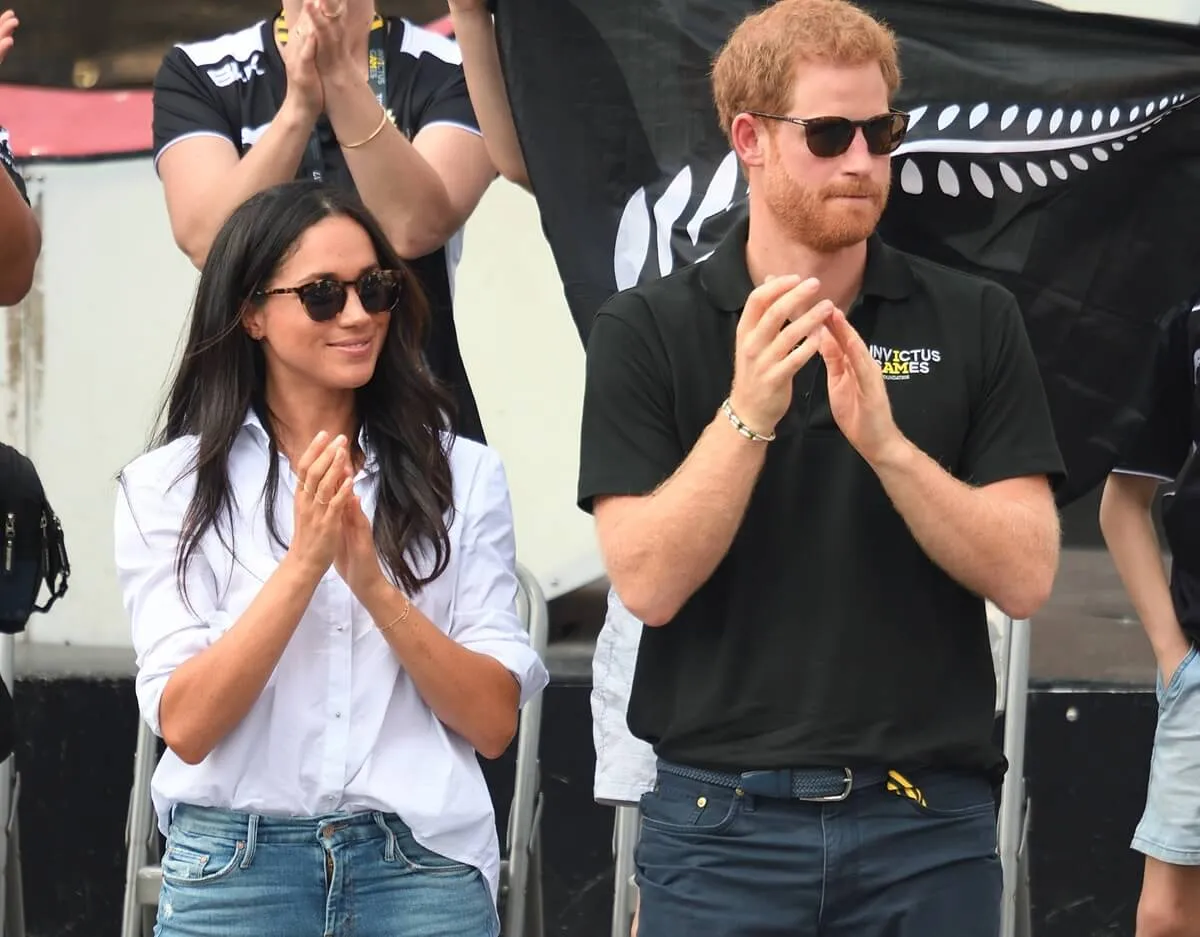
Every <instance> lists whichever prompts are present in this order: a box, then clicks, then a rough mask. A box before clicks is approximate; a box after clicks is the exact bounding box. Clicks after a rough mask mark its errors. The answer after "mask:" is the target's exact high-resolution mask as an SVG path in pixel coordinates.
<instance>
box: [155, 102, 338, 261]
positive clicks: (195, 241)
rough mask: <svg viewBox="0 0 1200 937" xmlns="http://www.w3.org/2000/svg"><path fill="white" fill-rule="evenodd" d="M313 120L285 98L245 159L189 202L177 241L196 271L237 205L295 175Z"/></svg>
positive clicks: (310, 134) (306, 144) (309, 135)
mask: <svg viewBox="0 0 1200 937" xmlns="http://www.w3.org/2000/svg"><path fill="white" fill-rule="evenodd" d="M314 124H315V121H314V120H312V119H311V118H309V117H306V116H304V115H302V114H300V113H298V112H297V111H295V110H294V109H292V108H291V107H289V106H288V104H287V102H286V101H285V102H284V106H283V107H282V108H281V109H280V111H279V113H278V114H277V115H276V117H275V119H274V120H273V121H271V126H270V127H268V128H267V130H266V132H265V133H264V134H263V135H262V137H261V138H260V139H259V140H258V142H256V143H255V144H254V146H252V147H251V148H250V150H249V152H247V153H246V155H245V157H243V158H242V159H240V160H238V162H237V165H236V166H234V167H233V168H231V169H230V170H229V171H228V172H227V173H225V174H223V175H222V176H221V177H220V178H219V179H217V180H216V182H215V184H213V185H211V186H210V187H209V190H208V191H206V192H204V193H203V197H201V198H197V199H195V200H193V201H191V202H189V204H190V205H193V206H195V207H194V214H193V216H192V218H191V219H190V224H186V225H185V226H184V227H183V231H182V235H183V236H182V237H178V236H177V240H179V242H180V246H181V247H182V248H183V249H184V251H186V252H187V255H188V257H190V258H191V261H192V263H193V264H194V265H195V266H196V268H197V269H199V268H201V267H203V266H204V262H205V260H206V259H207V258H208V252H209V250H210V249H211V248H212V242H213V241H214V240H215V239H216V236H217V232H218V231H220V230H221V227H222V225H224V224H225V222H226V221H227V220H228V219H229V216H230V215H232V214H233V213H234V211H235V210H236V209H237V207H238V206H239V205H241V204H242V203H243V202H245V201H246V200H247V199H248V198H250V197H251V196H252V195H257V194H258V193H259V192H262V191H263V190H265V189H269V188H270V187H271V186H273V185H278V184H279V183H282V182H289V181H291V180H292V179H294V178H296V171H297V170H298V169H299V168H300V160H301V158H302V157H303V155H304V150H305V148H306V147H307V146H308V141H309V138H310V137H311V136H312V130H313V126H314ZM185 145H186V144H185Z"/></svg>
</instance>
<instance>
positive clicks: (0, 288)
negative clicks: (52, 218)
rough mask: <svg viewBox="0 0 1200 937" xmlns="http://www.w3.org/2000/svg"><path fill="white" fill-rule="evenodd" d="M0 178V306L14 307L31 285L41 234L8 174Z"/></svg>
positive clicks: (39, 248)
mask: <svg viewBox="0 0 1200 937" xmlns="http://www.w3.org/2000/svg"><path fill="white" fill-rule="evenodd" d="M0 176H3V178H2V179H0V306H14V305H16V304H17V303H19V302H20V301H21V300H22V299H24V298H25V296H26V294H28V292H29V290H30V288H31V287H32V286H33V271H34V268H35V267H36V266H37V259H38V254H39V253H41V248H42V233H41V229H40V228H39V227H38V223H37V218H36V217H35V216H34V214H33V210H32V209H31V208H30V207H29V206H28V205H27V204H26V203H25V199H23V198H22V197H21V193H20V192H18V191H17V187H16V185H15V184H14V183H13V181H12V180H11V179H10V178H8V174H7V173H5V172H3V170H0Z"/></svg>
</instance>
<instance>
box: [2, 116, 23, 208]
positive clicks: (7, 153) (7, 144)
mask: <svg viewBox="0 0 1200 937" xmlns="http://www.w3.org/2000/svg"><path fill="white" fill-rule="evenodd" d="M0 165H2V166H3V167H4V171H5V172H6V173H8V178H10V179H11V180H12V181H13V185H15V186H16V187H17V191H18V192H20V193H21V198H23V199H25V203H26V204H28V203H29V193H28V192H26V191H25V179H24V177H23V176H22V175H21V173H20V171H19V170H18V169H17V161H16V159H14V158H13V152H12V143H11V141H10V140H9V136H8V131H7V130H5V129H4V128H3V127H0Z"/></svg>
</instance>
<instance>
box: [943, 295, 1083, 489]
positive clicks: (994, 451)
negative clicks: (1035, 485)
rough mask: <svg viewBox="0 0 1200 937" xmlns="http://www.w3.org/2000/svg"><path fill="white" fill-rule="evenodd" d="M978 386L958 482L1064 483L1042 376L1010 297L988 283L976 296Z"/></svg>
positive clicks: (1062, 465) (1060, 457)
mask: <svg viewBox="0 0 1200 937" xmlns="http://www.w3.org/2000/svg"><path fill="white" fill-rule="evenodd" d="M980 303H981V308H980V315H981V317H982V318H981V322H980V330H979V337H980V348H979V364H980V381H979V384H978V386H977V388H976V389H975V391H974V398H973V400H972V402H971V427H970V430H969V432H968V434H967V439H966V441H965V445H964V449H963V458H962V461H961V463H960V466H959V477H960V478H963V479H965V480H966V481H968V482H969V483H971V484H975V485H986V484H990V483H992V482H996V481H1001V480H1003V479H1008V478H1018V477H1022V476H1027V475H1045V476H1048V478H1049V481H1050V484H1051V487H1052V488H1055V489H1057V488H1058V487H1060V486H1061V485H1062V482H1063V481H1064V480H1065V478H1066V466H1065V465H1064V463H1063V458H1062V453H1061V451H1060V450H1059V446H1058V440H1057V438H1056V436H1055V432H1054V425H1053V422H1052V420H1051V417H1050V406H1049V402H1048V400H1047V398H1046V390H1045V387H1044V385H1043V384H1042V376H1041V372H1040V370H1039V368H1038V366H1037V362H1036V360H1035V359H1034V356H1033V349H1032V347H1031V345H1030V342H1029V337H1028V335H1027V334H1026V332H1025V321H1024V318H1023V317H1022V316H1021V311H1020V308H1019V307H1018V306H1017V301H1016V299H1015V298H1014V297H1013V295H1012V294H1011V293H1010V292H1008V291H1007V290H1005V289H1003V288H1001V287H1000V286H998V285H996V284H988V285H987V287H986V288H985V289H984V291H983V294H982V295H981V296H980Z"/></svg>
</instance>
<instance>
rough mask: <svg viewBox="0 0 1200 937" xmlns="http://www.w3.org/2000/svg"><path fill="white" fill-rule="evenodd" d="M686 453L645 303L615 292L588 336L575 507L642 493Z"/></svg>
mask: <svg viewBox="0 0 1200 937" xmlns="http://www.w3.org/2000/svg"><path fill="white" fill-rule="evenodd" d="M686 455H687V453H686V451H685V450H684V448H683V446H682V444H681V442H680V435H679V432H678V428H677V425H676V420H675V407H674V392H673V389H672V381H671V373H670V366H669V363H668V360H667V357H666V353H665V350H664V349H663V347H662V343H661V340H660V338H659V335H658V332H657V330H656V329H655V328H654V326H653V322H652V320H651V313H650V310H649V308H648V307H647V305H646V303H645V301H644V300H643V299H641V297H639V296H638V295H637V294H636V293H633V292H624V293H618V294H617V295H616V296H613V297H612V298H611V299H610V300H609V301H608V302H607V303H606V304H605V305H604V307H602V308H601V310H600V312H599V313H597V315H596V318H595V321H594V323H593V325H592V330H591V333H590V335H589V336H588V344H587V368H586V378H585V383H584V391H583V419H582V424H581V431H580V453H579V490H578V498H579V506H580V508H582V509H583V510H584V511H587V512H589V513H590V512H591V510H592V506H593V499H594V498H596V497H598V496H602V495H643V494H648V493H649V492H651V491H653V490H654V489H655V488H657V487H658V486H659V485H660V484H662V483H663V482H664V481H666V480H667V479H668V478H669V477H670V476H671V473H672V472H674V471H675V470H676V469H677V468H678V467H679V465H680V464H681V463H682V462H683V459H684V457H685V456H686Z"/></svg>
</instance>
